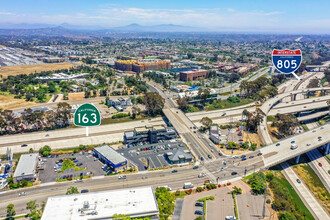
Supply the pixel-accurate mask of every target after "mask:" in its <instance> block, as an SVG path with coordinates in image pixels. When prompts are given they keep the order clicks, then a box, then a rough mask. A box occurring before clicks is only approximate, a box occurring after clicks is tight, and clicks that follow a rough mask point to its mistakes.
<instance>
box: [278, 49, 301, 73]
mask: <svg viewBox="0 0 330 220" xmlns="http://www.w3.org/2000/svg"><path fill="white" fill-rule="evenodd" d="M272 60H273V64H274V66H275V68H276V69H277V70H278V71H280V72H281V73H286V74H287V73H294V71H296V70H297V69H298V68H299V66H300V64H301V60H302V55H301V51H300V50H276V49H274V50H273V53H272Z"/></svg>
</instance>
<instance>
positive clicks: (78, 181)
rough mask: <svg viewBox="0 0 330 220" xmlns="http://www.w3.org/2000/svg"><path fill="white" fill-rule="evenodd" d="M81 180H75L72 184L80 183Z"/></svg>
mask: <svg viewBox="0 0 330 220" xmlns="http://www.w3.org/2000/svg"><path fill="white" fill-rule="evenodd" d="M82 181H83V180H82V179H76V180H75V181H74V182H75V183H81V182H82Z"/></svg>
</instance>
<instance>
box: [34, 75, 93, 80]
mask: <svg viewBox="0 0 330 220" xmlns="http://www.w3.org/2000/svg"><path fill="white" fill-rule="evenodd" d="M88 75H89V73H77V74H70V75H69V74H65V73H54V74H53V75H51V76H39V77H36V79H40V80H44V81H50V80H52V81H69V80H74V79H81V78H84V77H85V76H88Z"/></svg>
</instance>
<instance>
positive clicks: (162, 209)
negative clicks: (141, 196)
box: [155, 187, 175, 220]
mask: <svg viewBox="0 0 330 220" xmlns="http://www.w3.org/2000/svg"><path fill="white" fill-rule="evenodd" d="M155 196H156V200H157V203H158V209H159V215H160V216H159V217H160V220H166V219H168V218H169V216H170V215H171V214H172V213H173V211H174V207H175V206H174V201H175V196H174V195H173V194H171V193H170V190H169V189H166V188H165V187H157V188H156V192H155Z"/></svg>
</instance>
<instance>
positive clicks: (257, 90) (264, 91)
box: [240, 76, 278, 101]
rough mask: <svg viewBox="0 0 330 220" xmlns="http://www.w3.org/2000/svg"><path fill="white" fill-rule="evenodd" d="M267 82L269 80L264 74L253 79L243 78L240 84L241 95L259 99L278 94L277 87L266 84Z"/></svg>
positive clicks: (262, 99)
mask: <svg viewBox="0 0 330 220" xmlns="http://www.w3.org/2000/svg"><path fill="white" fill-rule="evenodd" d="M268 84H269V80H268V79H267V77H265V76H261V77H259V78H257V79H256V80H254V81H247V80H244V81H242V82H241V84H240V92H241V96H242V97H251V98H253V99H255V100H259V101H264V100H265V99H266V98H268V97H270V98H271V97H274V96H276V95H277V94H278V91H277V88H276V87H273V86H267V85H268Z"/></svg>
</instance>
